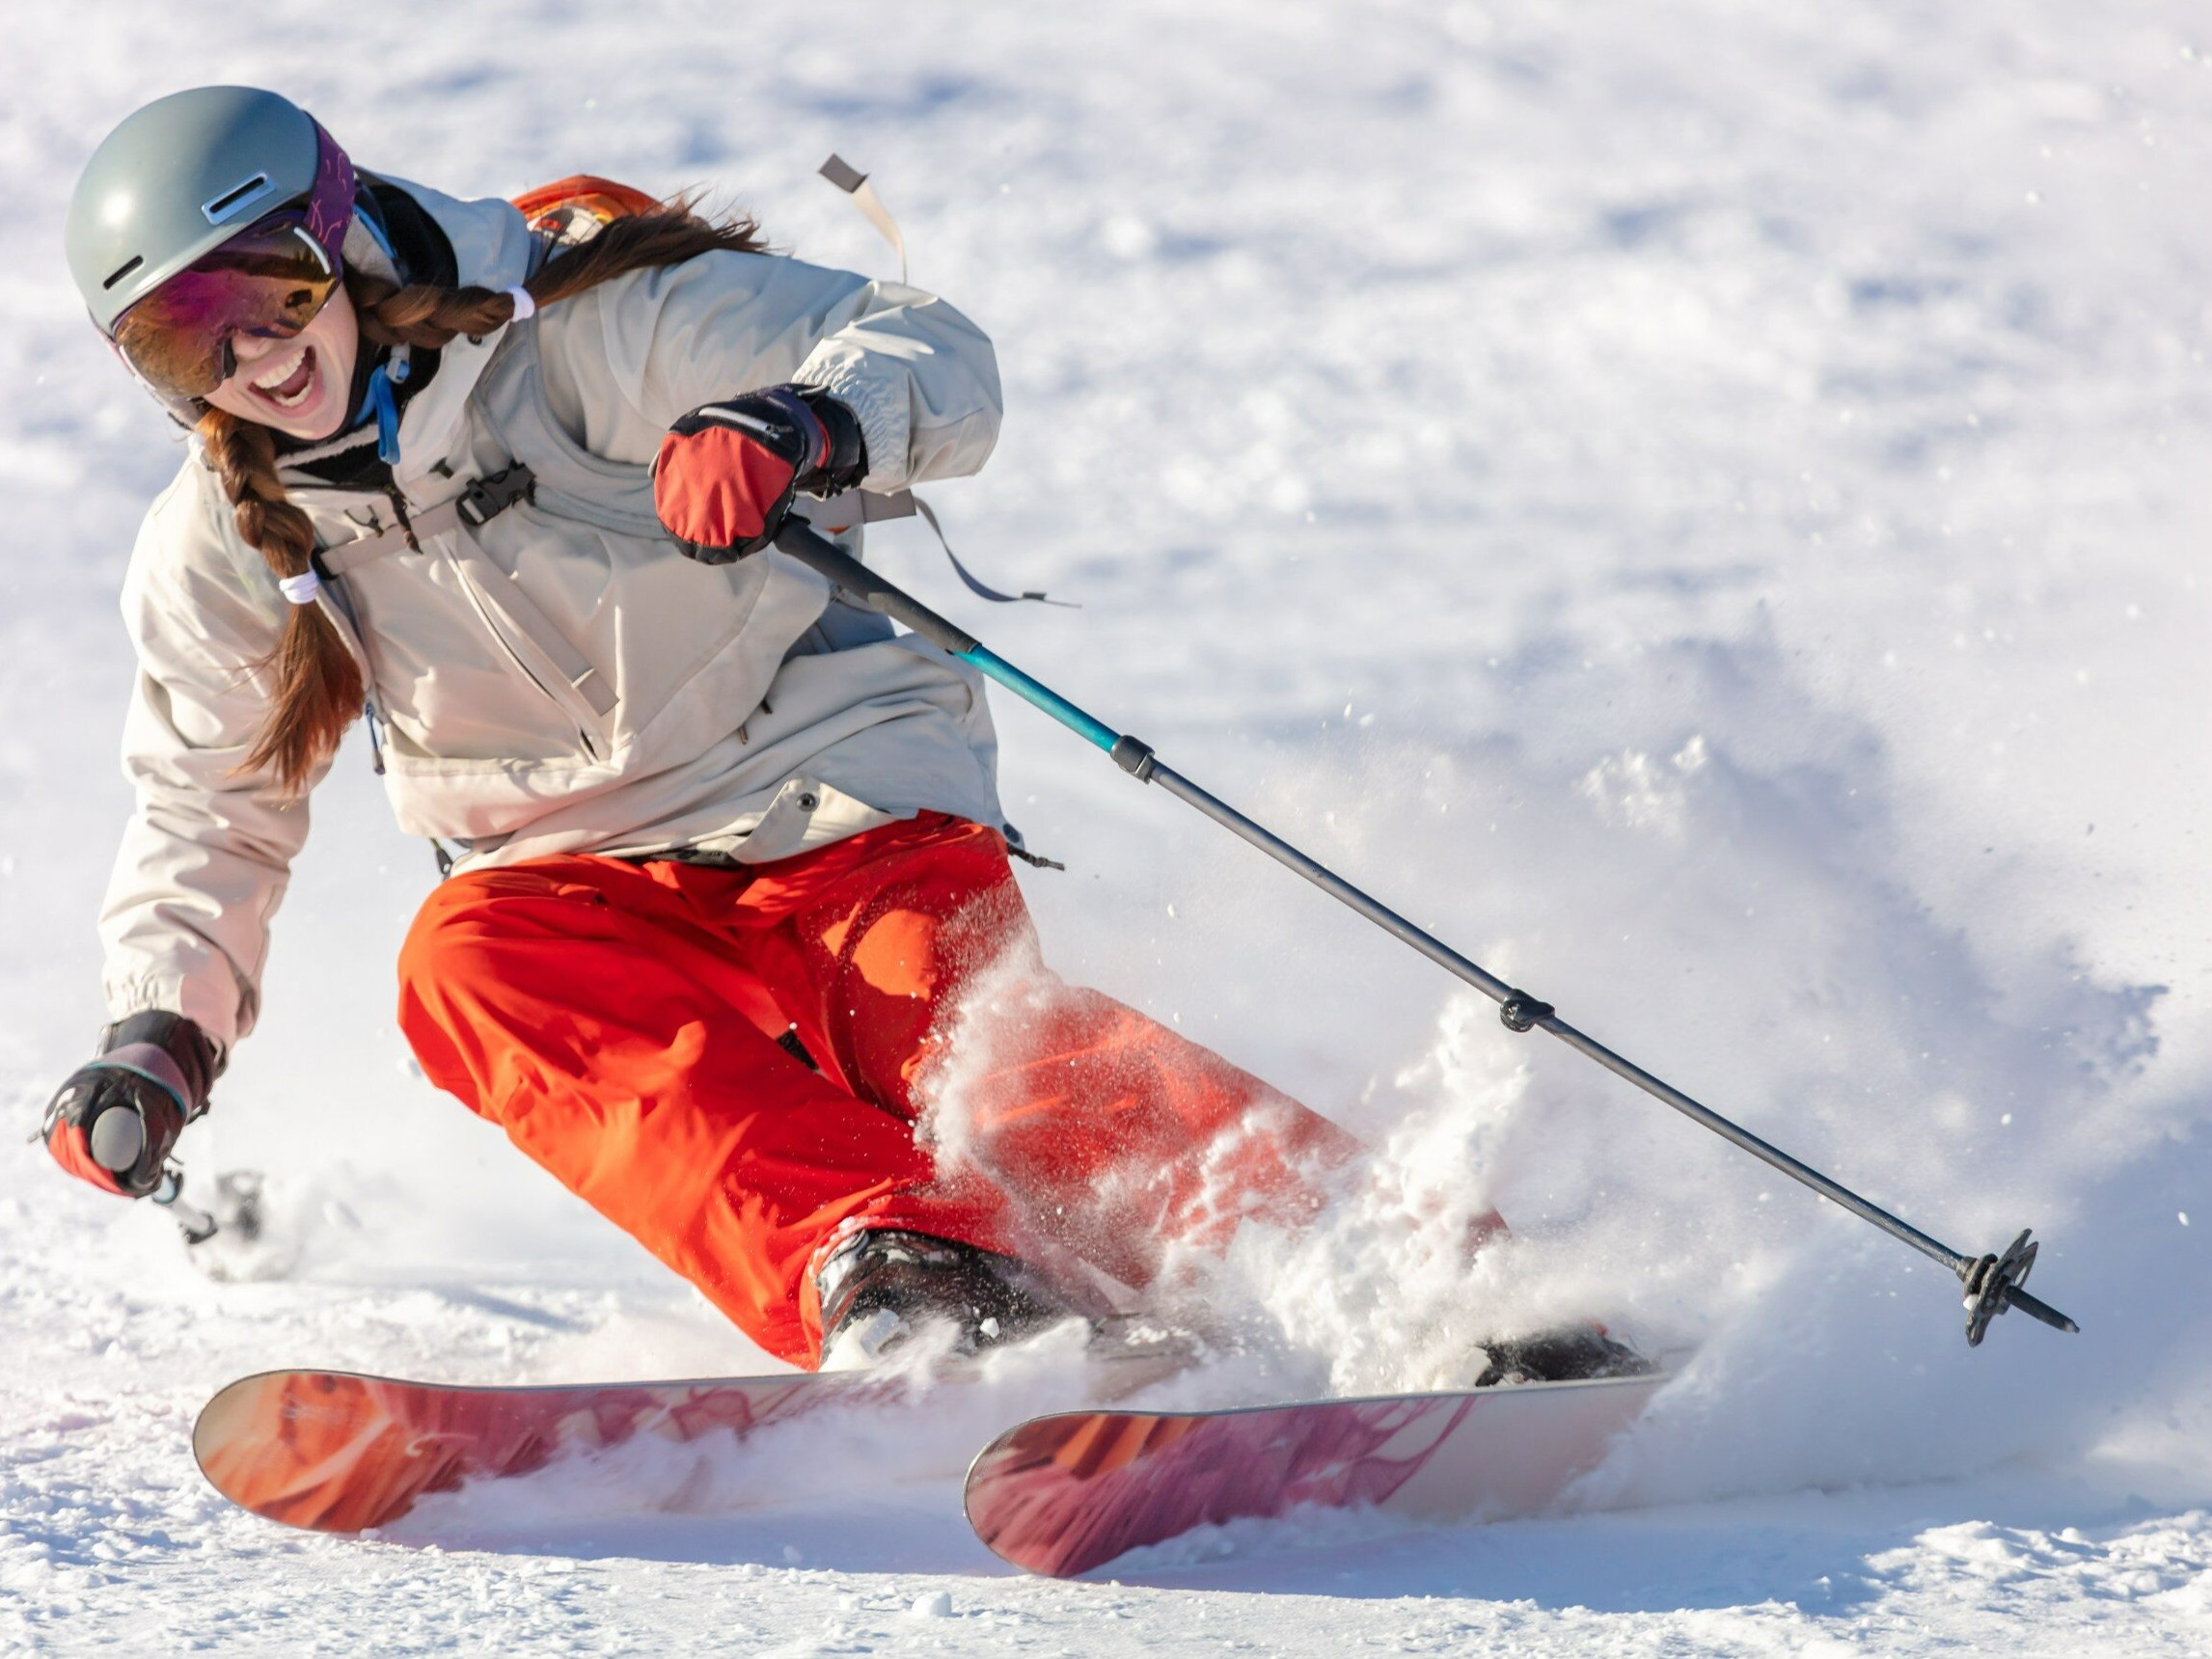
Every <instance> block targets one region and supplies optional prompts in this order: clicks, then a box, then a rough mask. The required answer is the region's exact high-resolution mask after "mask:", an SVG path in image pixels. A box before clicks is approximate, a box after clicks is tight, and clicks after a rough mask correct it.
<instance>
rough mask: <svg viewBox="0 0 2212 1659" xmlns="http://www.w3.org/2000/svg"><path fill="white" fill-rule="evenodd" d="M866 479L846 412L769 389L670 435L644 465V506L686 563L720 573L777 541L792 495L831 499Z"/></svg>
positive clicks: (713, 407)
mask: <svg viewBox="0 0 2212 1659" xmlns="http://www.w3.org/2000/svg"><path fill="white" fill-rule="evenodd" d="M867 470H868V451H867V446H866V445H865V444H864V443H863V442H862V441H861V438H860V418H859V417H858V416H856V415H855V414H854V413H853V412H852V411H851V410H850V409H848V408H846V407H845V405H844V404H842V403H840V402H838V401H837V400H836V399H835V398H834V397H833V396H831V395H830V394H828V393H827V392H823V391H821V390H820V389H819V388H816V387H812V386H771V387H770V388H768V390H767V391H765V392H748V393H747V394H745V395H744V396H742V397H732V398H730V399H729V400H728V401H726V402H724V403H709V404H707V405H706V406H705V407H704V408H700V409H694V410H693V411H692V412H691V413H690V414H689V415H686V416H684V417H683V418H682V419H681V420H679V421H678V422H676V423H675V424H674V425H673V426H670V427H669V435H668V436H667V437H666V438H664V439H662V440H661V452H660V454H659V455H657V456H655V457H654V460H653V505H654V506H655V507H656V508H658V509H659V511H660V515H661V523H662V525H663V526H664V527H665V528H666V529H667V530H668V532H669V534H670V535H672V536H674V537H675V538H676V543H677V545H678V546H680V547H681V548H682V549H683V550H684V551H685V552H686V553H688V554H690V555H691V556H692V558H696V559H697V560H699V561H700V562H701V563H703V564H727V563H729V562H730V561H731V560H732V559H738V558H744V557H745V556H746V555H747V554H749V553H758V552H759V551H760V550H761V549H762V548H764V547H766V546H768V544H769V543H771V542H772V541H774V540H775V539H776V532H777V531H778V530H781V529H782V528H783V520H784V518H785V516H786V515H787V514H789V512H790V511H791V498H792V497H793V496H795V495H797V494H799V492H800V491H802V490H804V491H806V494H808V495H812V496H833V495H835V494H836V493H837V492H838V491H839V490H844V489H850V488H852V486H853V485H855V484H857V483H859V482H860V479H861V478H862V477H864V476H866V474H867Z"/></svg>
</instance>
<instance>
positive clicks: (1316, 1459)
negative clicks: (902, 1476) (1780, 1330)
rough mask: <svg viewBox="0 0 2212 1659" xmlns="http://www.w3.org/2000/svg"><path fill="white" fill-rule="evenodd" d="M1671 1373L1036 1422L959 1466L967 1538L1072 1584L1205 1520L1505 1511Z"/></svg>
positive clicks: (1599, 1443)
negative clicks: (1318, 1510)
mask: <svg viewBox="0 0 2212 1659" xmlns="http://www.w3.org/2000/svg"><path fill="white" fill-rule="evenodd" d="M1665 1381H1666V1377H1665V1376H1664V1375H1663V1374H1652V1375H1648V1376H1634V1377H1616V1378H1606V1379H1601V1380H1594V1381H1589V1382H1553V1383H1524V1384H1522V1385H1520V1386H1518V1387H1509V1388H1491V1389H1483V1390H1480V1391H1474V1392H1464V1393H1456V1394H1412V1395H1394V1396H1386V1397H1383V1398H1379V1399H1373V1400H1324V1401H1304V1402H1299V1403H1294V1404H1288V1405H1262V1406H1247V1407H1239V1408H1235V1409H1230V1410H1222V1411H1188V1412H1168V1413H1149V1412H1136V1411H1115V1410H1090V1411H1068V1412H1058V1413H1054V1414H1053V1415H1051V1416H1048V1417H1035V1418H1031V1419H1030V1420H1029V1421H1028V1422H1026V1423H1024V1424H1021V1425H1019V1426H1018V1427H1016V1428H1011V1429H1008V1430H1007V1431H1006V1432H1005V1433H1004V1434H1001V1435H1000V1436H999V1437H998V1438H997V1440H995V1441H993V1442H992V1443H991V1444H990V1445H989V1446H987V1447H985V1448H984V1450H983V1452H982V1453H981V1454H980V1455H978V1456H977V1457H976V1459H975V1462H974V1463H973V1465H972V1466H970V1468H969V1473H968V1489H967V1507H968V1518H969V1523H970V1524H971V1525H972V1526H973V1527H974V1528H975V1534H976V1536H977V1537H980V1538H981V1539H982V1540H983V1541H984V1542H985V1543H986V1544H988V1545H989V1546H990V1547H991V1548H992V1549H993V1550H994V1551H995V1552H997V1554H998V1555H999V1556H1000V1557H1001V1558H1003V1559H1004V1560H1006V1561H1009V1562H1011V1563H1013V1564H1015V1565H1016V1566H1020V1567H1024V1568H1026V1569H1027V1570H1028V1571H1030V1572H1037V1573H1044V1574H1047V1575H1049V1576H1051V1577H1054V1578H1066V1577H1071V1576H1073V1575H1075V1574H1077V1573H1081V1572H1088V1571H1089V1570H1090V1569H1091V1568H1093V1567H1096V1566H1100V1565H1103V1564H1106V1562H1109V1561H1111V1560H1113V1559H1114V1558H1115V1557H1116V1556H1119V1555H1122V1554H1124V1553H1125V1552H1127V1551H1129V1550H1133V1549H1135V1548H1137V1547H1139V1546H1140V1545H1144V1544H1154V1543H1160V1542H1162V1541H1164V1540H1165V1539H1168V1538H1172V1537H1177V1536H1179V1535H1181V1534H1183V1533H1187V1532H1188V1531H1189V1530H1190V1529H1191V1528H1193V1527H1198V1526H1203V1525H1206V1524H1207V1523H1209V1522H1221V1521H1229V1520H1237V1519H1242V1518H1244V1517H1269V1516H1277V1515H1282V1514H1286V1513H1288V1512H1289V1511H1290V1510H1292V1509H1297V1507H1298V1506H1300V1505H1307V1504H1311V1505H1320V1506H1323V1507H1326V1508H1333V1509H1344V1508H1352V1507H1357V1506H1368V1505H1372V1506H1374V1507H1376V1508H1379V1509H1385V1510H1389V1511H1391V1512H1393V1513H1396V1514H1403V1515H1407V1516H1413V1517H1418V1518H1421V1519H1431V1520H1459V1519H1481V1520H1510V1519H1513V1518H1515V1517H1516V1516H1522V1515H1529V1514H1534V1513H1536V1512H1537V1511H1539V1510H1541V1509H1543V1508H1545V1507H1546V1506H1547V1505H1549V1504H1551V1503H1552V1502H1553V1501H1554V1500H1556V1499H1557V1498H1558V1497H1559V1495H1560V1494H1561V1493H1562V1492H1563V1491H1565V1490H1566V1488H1567V1486H1568V1484H1569V1482H1571V1481H1572V1480H1573V1479H1574V1478H1575V1477H1576V1476H1578V1475H1581V1474H1583V1473H1584V1472H1586V1471H1587V1470H1589V1469H1591V1468H1594V1467H1595V1466H1596V1465H1597V1463H1598V1459H1599V1458H1600V1457H1601V1456H1603V1455H1604V1453H1605V1448H1606V1445H1607V1443H1608V1442H1609V1441H1610V1440H1611V1438H1612V1437H1613V1435H1615V1434H1616V1433H1618V1432H1619V1431H1620V1430H1622V1429H1623V1428H1626V1427H1627V1426H1628V1425H1629V1424H1630V1423H1631V1422H1633V1421H1634V1420H1635V1418H1636V1417H1637V1416H1638V1415H1639V1414H1640V1413H1641V1412H1642V1411H1643V1409H1644V1407H1645V1405H1646V1404H1647V1403H1648V1402H1649V1401H1650V1400H1651V1397H1652V1393H1653V1391H1654V1390H1656V1389H1657V1388H1658V1387H1659V1386H1660V1385H1661V1384H1662V1383H1663V1382H1665Z"/></svg>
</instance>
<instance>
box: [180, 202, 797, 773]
mask: <svg viewBox="0 0 2212 1659" xmlns="http://www.w3.org/2000/svg"><path fill="white" fill-rule="evenodd" d="M765 245H766V244H765V243H764V242H763V240H762V238H761V236H760V231H759V227H758V226H756V225H755V224H754V223H753V222H752V221H751V219H747V218H743V217H733V218H730V219H726V220H723V221H721V222H719V223H718V222H716V221H713V220H708V219H704V218H701V217H699V216H698V215H697V214H696V213H695V212H694V211H693V210H692V206H691V204H690V203H688V202H684V201H676V202H672V203H670V204H669V205H668V206H667V207H665V208H664V209H662V210H661V211H659V212H655V213H639V214H635V215H633V216H632V217H629V218H626V219H617V220H615V221H614V223H613V224H611V225H609V226H608V227H607V228H606V229H605V230H603V231H600V232H599V233H598V234H597V235H596V236H594V237H592V238H591V240H589V241H587V242H582V243H577V244H574V245H571V246H568V247H564V248H561V249H560V251H559V252H557V253H556V254H554V256H553V257H552V258H549V259H547V260H546V262H545V263H544V264H543V265H542V266H541V267H539V269H538V272H537V274H536V275H535V276H533V277H532V278H531V279H530V281H529V282H527V283H525V284H524V285H523V286H524V287H526V288H527V289H528V290H529V291H530V297H531V298H532V299H533V300H534V301H535V302H536V303H537V304H538V305H539V306H549V305H552V304H553V303H554V302H556V301H557V300H564V299H567V298H568V297H569V296H571V295H573V294H579V293H582V292H583V291H584V290H585V289H587V288H589V287H593V286H597V285H598V284H600V283H604V282H606V281H608V280H609V279H611V278H614V277H618V276H621V275H623V274H624V273H625V272H629V271H639V270H647V269H655V268H658V267H660V266H664V265H678V264H682V263H683V262H684V261H685V260H687V259H692V258H697V257H698V256H699V255H701V254H708V253H714V252H717V251H723V252H729V253H740V254H756V253H760V252H762V251H763V249H764V247H765ZM345 286H346V292H347V295H348V296H349V297H350V298H351V299H352V301H353V303H354V308H355V310H356V311H357V312H358V313H359V316H360V323H361V336H362V338H363V339H364V340H368V341H369V342H370V343H372V344H375V345H400V344H406V345H416V346H423V347H425V348H428V349H433V350H434V349H436V348H438V347H441V346H446V345H451V343H452V342H453V340H455V339H457V338H458V337H460V336H461V335H464V334H465V335H468V336H470V337H472V338H479V337H481V336H483V335H487V334H490V333H492V332H493V331H494V330H496V329H499V328H503V327H505V325H506V324H507V323H509V322H511V321H513V320H514V299H513V297H512V296H511V295H509V294H505V293H501V292H498V291H496V290H494V289H491V288H483V287H458V288H444V287H438V286H433V285H431V284H427V283H412V284H409V285H408V286H405V287H395V286H393V285H392V284H391V283H389V282H385V281H382V280H380V279H378V278H375V277H369V276H365V275H363V274H361V273H359V272H356V271H350V270H349V271H347V272H346V273H345ZM198 430H199V433H200V438H201V442H202V443H203V444H204V445H205V447H206V452H207V461H208V464H209V465H210V466H211V467H212V468H213V469H214V471H215V476H216V478H217V479H218V480H219V481H220V482H221V484H222V487H223V494H224V496H225V498H226V499H227V500H229V502H230V503H231V505H232V514H233V518H234V521H235V523H236V525H237V528H238V534H239V535H240V536H241V537H242V538H243V539H244V540H245V542H246V544H247V545H248V546H249V547H253V548H255V549H258V550H259V553H260V555H261V557H262V558H264V559H265V560H267V561H268V566H269V569H270V571H271V572H272V573H273V574H274V575H275V576H276V577H277V578H278V579H279V580H280V581H282V580H283V579H284V578H286V577H289V576H301V575H304V574H306V572H307V571H308V569H309V568H310V565H309V559H310V558H312V556H313V555H314V548H315V535H314V525H313V524H312V523H311V522H310V521H309V519H308V516H307V514H306V513H304V512H302V511H301V510H300V509H299V508H298V507H296V506H294V505H293V504H292V503H290V502H289V501H288V500H287V499H286V496H285V487H284V484H283V483H282V482H281V481H280V480H279V478H278V477H277V460H276V446H275V442H274V440H273V439H272V437H271V435H270V431H269V428H268V427H266V426H263V425H260V424H259V423H257V422H252V421H241V420H240V419H238V417H236V416H234V415H227V414H225V413H224V412H223V411H221V410H219V409H210V410H208V411H207V412H206V413H205V415H203V416H202V417H201V418H200V423H199V428H198ZM289 610H290V612H291V614H290V615H289V616H288V617H287V619H286V622H285V634H284V638H283V639H281V640H280V641H278V644H277V648H276V650H275V651H273V652H272V653H271V654H270V656H269V658H268V659H267V661H266V662H265V663H264V664H263V666H270V667H274V669H275V670H276V680H277V684H276V694H275V697H274V699H273V700H272V702H271V704H270V707H269V713H268V718H267V719H266V720H265V721H263V722H262V725H261V729H260V731H259V733H257V734H256V735H255V738H254V747H253V748H252V749H251V750H250V751H249V752H248V753H247V755H246V758H245V759H244V760H243V761H242V762H240V763H239V766H238V771H239V772H240V773H241V774H247V773H257V772H261V771H264V770H266V771H268V772H270V773H272V774H273V775H274V776H275V779H276V783H277V786H278V788H279V790H280V791H281V792H282V793H284V794H285V795H287V796H291V797H296V796H297V795H299V794H300V793H301V791H302V790H304V789H305V788H306V787H307V782H308V779H309V777H310V776H311V775H313V774H314V771H315V769H316V768H317V767H319V766H320V765H321V764H322V763H323V762H324V761H326V760H328V759H329V758H330V756H331V755H332V754H334V753H336V752H337V749H338V745H339V740H340V739H341V738H342V737H343V736H344V735H345V728H346V727H347V726H349V725H351V724H352V723H353V719H354V716H356V715H357V714H359V713H360V712H361V705H362V699H363V697H364V695H365V691H366V688H365V687H364V686H363V684H362V680H361V668H360V665H359V664H357V663H356V662H355V661H354V658H353V653H352V652H351V651H350V650H348V649H347V648H346V645H345V641H344V640H343V639H341V637H340V635H339V632H338V630H337V628H336V627H334V626H333V625H332V623H331V621H330V619H329V618H328V617H326V616H325V615H324V614H323V613H322V611H321V609H320V608H319V607H317V606H314V605H294V606H291V607H289Z"/></svg>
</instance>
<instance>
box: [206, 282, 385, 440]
mask: <svg viewBox="0 0 2212 1659" xmlns="http://www.w3.org/2000/svg"><path fill="white" fill-rule="evenodd" d="M360 349H361V331H360V328H359V325H358V324H357V323H356V321H355V319H354V314H353V301H352V300H351V299H350V298H349V297H348V296H347V294H346V291H345V288H344V286H342V285H341V286H339V287H338V288H337V289H336V290H335V291H333V292H332V294H331V296H330V299H329V300H328V301H327V302H326V303H325V304H324V306H323V308H322V310H320V311H318V312H316V313H314V319H313V320H312V321H311V322H309V324H308V325H307V327H305V328H304V329H302V330H300V332H299V333H297V334H295V335H293V336H292V337H291V338H290V339H289V340H265V339H260V338H259V337H256V336H253V335H234V336H232V340H231V350H232V352H233V353H235V354H236V356H237V359H238V371H237V372H236V373H235V374H233V375H232V376H231V378H230V379H228V380H226V381H224V382H223V384H222V385H220V386H218V387H216V388H215V390H214V391H212V392H210V393H208V394H207V401H208V402H209V403H211V404H213V405H214V406H215V407H216V408H218V409H220V410H222V411H223V412H224V413H225V414H227V415H235V416H237V417H238V418H239V419H240V420H243V421H253V422H259V424H261V425H263V426H273V427H275V428H276V429H277V430H278V431H280V432H282V433H284V434H285V435H286V436H287V437H290V438H301V439H305V440H307V441H308V442H310V443H313V442H315V441H317V440H320V439H323V438H328V437H331V436H333V435H335V434H336V433H337V431H338V429H339V428H340V427H341V426H342V425H343V424H344V423H345V417H346V415H347V414H348V413H349V411H348V410H347V408H346V404H347V402H348V401H349V400H350V394H351V393H352V390H353V360H354V357H355V355H356V353H358V352H359V350H360Z"/></svg>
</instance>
